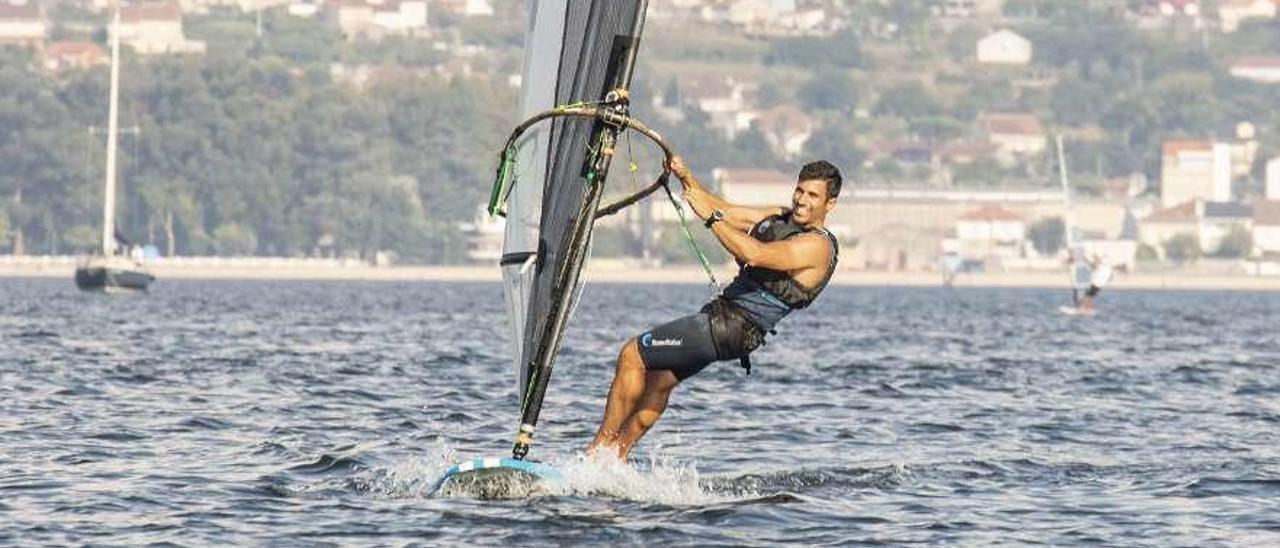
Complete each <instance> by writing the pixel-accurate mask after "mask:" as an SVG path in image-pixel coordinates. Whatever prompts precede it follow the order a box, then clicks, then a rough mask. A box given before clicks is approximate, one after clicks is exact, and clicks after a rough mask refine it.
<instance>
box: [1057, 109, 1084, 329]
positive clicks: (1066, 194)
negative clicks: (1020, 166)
mask: <svg viewBox="0 0 1280 548" xmlns="http://www.w3.org/2000/svg"><path fill="white" fill-rule="evenodd" d="M1054 142H1055V144H1056V145H1057V149H1058V179H1059V180H1060V181H1061V183H1062V232H1063V234H1062V236H1063V237H1062V243H1063V245H1065V246H1066V247H1067V256H1068V257H1069V258H1070V259H1071V262H1070V263H1068V265H1067V277H1068V279H1069V280H1070V281H1071V301H1072V302H1073V303H1075V304H1079V303H1080V288H1079V284H1078V280H1077V279H1076V275H1077V273H1076V270H1077V268H1076V261H1078V260H1079V257H1077V256H1076V243H1075V229H1074V228H1073V226H1072V224H1073V223H1072V210H1071V183H1070V182H1068V181H1067V156H1066V154H1065V153H1063V150H1062V135H1061V134H1059V135H1054Z"/></svg>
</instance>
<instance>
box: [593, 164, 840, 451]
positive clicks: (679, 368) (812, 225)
mask: <svg viewBox="0 0 1280 548" xmlns="http://www.w3.org/2000/svg"><path fill="white" fill-rule="evenodd" d="M669 167H670V169H671V173H672V174H674V175H675V176H676V177H677V178H679V179H680V182H681V183H682V184H683V185H684V198H685V200H686V201H687V202H688V204H689V206H690V208H691V209H693V212H694V213H695V214H696V215H697V216H698V218H700V219H702V220H703V221H704V224H705V225H706V226H707V228H709V229H710V230H711V232H712V233H713V234H714V235H715V236H716V238H717V239H718V240H719V241H720V244H721V245H723V246H724V248H725V249H726V250H727V251H728V252H729V253H730V254H731V255H733V257H734V259H736V260H737V262H738V265H739V267H740V269H739V271H738V275H737V277H735V278H734V279H733V281H732V282H731V283H730V284H729V285H728V286H727V287H725V289H724V290H723V291H722V292H721V294H720V295H719V296H717V297H716V298H715V299H713V300H712V301H711V302H709V303H707V304H706V305H705V306H703V307H702V309H701V310H700V311H699V312H697V313H695V314H692V315H689V316H685V317H683V318H679V319H676V320H674V321H671V322H669V323H666V324H663V325H660V326H658V327H655V328H653V329H651V330H649V331H646V332H644V333H642V334H641V335H640V336H638V337H635V338H632V339H631V340H629V341H627V343H626V344H624V345H623V347H622V351H621V352H620V353H619V355H618V361H617V369H616V371H615V372H614V378H613V384H612V386H611V387H610V388H609V396H608V400H607V402H606V404H605V413H604V420H602V421H601V423H600V428H599V429H598V430H597V432H596V435H595V439H594V440H593V441H592V442H591V444H590V446H589V447H588V452H589V453H594V452H596V451H597V450H598V449H601V448H610V449H613V450H616V451H617V454H618V456H619V457H620V458H626V456H627V455H628V454H629V453H630V452H631V449H632V448H633V447H634V446H635V444H636V442H637V441H639V440H640V438H641V437H642V436H644V434H645V433H646V432H648V430H649V429H650V428H652V427H653V425H654V424H655V423H656V422H657V421H658V418H659V417H661V416H662V413H663V411H665V410H666V407H667V401H668V398H669V397H670V395H671V391H672V390H673V389H674V388H675V387H676V386H677V385H679V384H680V383H681V382H683V381H684V380H685V379H688V378H689V377H692V376H693V375H695V374H697V373H698V372H699V371H702V369H703V368H705V367H706V366H707V365H710V364H711V363H712V362H714V361H719V360H733V359H736V360H739V361H740V363H741V364H742V365H743V367H745V368H746V369H747V372H748V373H750V372H751V365H750V361H749V358H748V356H749V355H750V353H751V352H752V351H753V350H755V349H756V348H757V347H758V346H760V345H761V344H763V343H764V335H765V333H767V332H769V331H770V330H771V329H772V328H773V326H774V325H776V324H777V323H778V322H779V321H780V320H782V318H784V317H785V316H787V315H788V314H790V313H791V312H792V311H793V310H798V309H801V308H804V307H806V306H808V305H809V304H810V303H811V302H813V300H814V299H815V298H817V296H818V294H819V293H820V292H822V290H823V288H825V287H826V285H827V282H829V281H830V280H831V275H832V273H834V271H835V266H836V260H837V256H838V254H839V248H838V246H837V243H836V239H835V237H834V236H832V234H831V233H830V232H828V231H827V230H826V229H825V228H824V223H825V221H826V217H827V214H828V213H829V212H830V211H831V209H832V208H834V207H835V205H836V197H837V196H838V195H839V194H840V186H841V184H842V181H843V180H842V178H841V175H840V170H839V169H837V168H836V167H835V166H834V165H832V164H831V163H829V162H826V161H817V162H812V163H809V164H806V165H805V166H804V167H803V168H801V170H800V174H799V176H798V178H797V182H796V186H795V190H794V191H793V193H792V196H791V207H789V208H788V207H772V208H754V207H745V206H740V205H734V204H730V203H728V202H726V201H725V200H724V199H722V198H720V197H718V196H716V195H714V194H712V193H710V192H708V191H707V190H706V189H705V188H703V186H702V185H701V183H699V182H698V179H697V178H696V177H694V175H693V173H691V172H690V171H689V168H688V167H687V166H686V165H685V164H684V162H683V160H681V159H680V158H679V157H674V158H672V160H671V162H670V165H669Z"/></svg>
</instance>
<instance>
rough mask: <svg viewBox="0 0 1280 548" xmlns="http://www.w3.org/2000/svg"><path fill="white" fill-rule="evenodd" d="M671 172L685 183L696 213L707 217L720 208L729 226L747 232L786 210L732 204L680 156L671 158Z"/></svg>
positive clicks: (686, 192)
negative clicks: (705, 181)
mask: <svg viewBox="0 0 1280 548" xmlns="http://www.w3.org/2000/svg"><path fill="white" fill-rule="evenodd" d="M670 167H671V173H672V174H673V175H675V176H676V178H678V179H680V184H682V185H684V197H685V200H686V201H688V202H689V206H690V207H692V208H693V212H694V214H696V215H697V216H698V218H700V219H706V218H707V217H708V216H710V215H711V212H712V211H715V210H720V211H721V212H723V213H724V222H725V223H726V224H728V225H729V226H731V227H733V228H735V229H738V230H741V231H743V232H746V231H748V230H751V227H753V226H755V225H756V223H759V222H760V221H762V220H764V218H765V217H768V216H770V215H780V214H782V212H784V211H786V208H783V207H766V208H757V207H747V206H741V205H735V204H731V203H729V202H726V201H725V200H724V198H721V197H719V196H716V195H715V194H712V193H710V192H708V191H707V189H706V188H705V187H703V186H702V183H701V182H699V181H698V178H697V177H694V176H693V172H691V171H689V168H688V166H686V165H685V164H684V160H682V159H681V158H680V157H679V156H676V157H674V158H672V159H671V166H670Z"/></svg>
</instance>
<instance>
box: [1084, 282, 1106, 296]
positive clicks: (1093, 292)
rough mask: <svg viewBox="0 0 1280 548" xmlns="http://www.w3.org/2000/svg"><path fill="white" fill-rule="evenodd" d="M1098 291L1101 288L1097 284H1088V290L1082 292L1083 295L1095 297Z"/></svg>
mask: <svg viewBox="0 0 1280 548" xmlns="http://www.w3.org/2000/svg"><path fill="white" fill-rule="evenodd" d="M1099 291H1102V288H1101V287H1098V286H1096V285H1092V284H1090V285H1089V289H1088V290H1086V291H1085V292H1084V296H1086V297H1097V296H1098V292H1099Z"/></svg>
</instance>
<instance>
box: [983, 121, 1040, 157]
mask: <svg viewBox="0 0 1280 548" xmlns="http://www.w3.org/2000/svg"><path fill="white" fill-rule="evenodd" d="M978 123H979V124H980V125H981V126H982V130H983V133H985V134H986V135H987V139H988V141H989V142H990V143H991V144H992V145H995V147H996V151H997V155H998V156H999V157H1000V160H1001V161H1002V162H1003V163H1005V164H1010V163H1013V162H1016V161H1017V160H1018V159H1019V158H1023V157H1026V156H1031V155H1035V154H1039V153H1041V152H1044V150H1045V147H1046V141H1045V139H1046V137H1045V131H1044V126H1041V125H1040V121H1039V120H1037V119H1036V117H1035V116H1032V115H1030V114H1022V113H1003V112H990V113H986V114H983V115H982V116H980V117H979V118H978Z"/></svg>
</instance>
